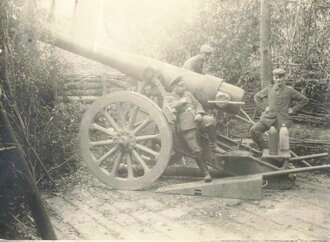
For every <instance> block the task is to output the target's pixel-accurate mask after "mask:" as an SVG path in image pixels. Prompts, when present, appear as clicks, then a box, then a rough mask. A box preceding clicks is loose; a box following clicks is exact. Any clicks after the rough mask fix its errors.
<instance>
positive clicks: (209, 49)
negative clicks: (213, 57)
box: [200, 45, 213, 53]
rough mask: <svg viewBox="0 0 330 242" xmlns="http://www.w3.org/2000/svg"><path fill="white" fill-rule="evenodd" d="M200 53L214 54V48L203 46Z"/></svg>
mask: <svg viewBox="0 0 330 242" xmlns="http://www.w3.org/2000/svg"><path fill="white" fill-rule="evenodd" d="M200 52H201V53H211V52H213V48H212V47H211V46H209V45H202V46H201V49H200Z"/></svg>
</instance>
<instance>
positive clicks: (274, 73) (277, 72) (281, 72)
mask: <svg viewBox="0 0 330 242" xmlns="http://www.w3.org/2000/svg"><path fill="white" fill-rule="evenodd" d="M285 73H286V71H285V70H283V69H281V68H277V69H274V70H273V75H285Z"/></svg>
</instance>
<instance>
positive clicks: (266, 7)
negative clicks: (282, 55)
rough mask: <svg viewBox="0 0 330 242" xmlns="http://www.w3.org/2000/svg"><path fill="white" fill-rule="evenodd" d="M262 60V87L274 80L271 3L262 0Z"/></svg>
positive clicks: (267, 0)
mask: <svg viewBox="0 0 330 242" xmlns="http://www.w3.org/2000/svg"><path fill="white" fill-rule="evenodd" d="M260 3H261V6H260V60H261V88H265V87H266V86H268V85H270V84H271V82H272V60H271V48H270V3H269V0H260Z"/></svg>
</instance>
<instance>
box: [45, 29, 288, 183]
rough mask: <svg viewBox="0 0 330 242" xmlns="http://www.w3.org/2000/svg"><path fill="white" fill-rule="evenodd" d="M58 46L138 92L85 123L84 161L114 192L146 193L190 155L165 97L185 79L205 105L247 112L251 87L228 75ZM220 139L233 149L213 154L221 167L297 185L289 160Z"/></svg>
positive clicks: (83, 46) (123, 94)
mask: <svg viewBox="0 0 330 242" xmlns="http://www.w3.org/2000/svg"><path fill="white" fill-rule="evenodd" d="M52 44H53V45H54V46H56V47H59V48H62V49H64V50H67V51H70V52H73V53H75V54H78V55H81V56H84V57H87V58H89V59H92V60H94V61H97V62H100V63H102V64H105V65H107V66H109V67H112V68H115V69H117V70H119V71H121V72H123V73H124V74H126V75H128V76H129V77H130V78H131V79H130V82H131V83H130V84H131V86H132V88H130V89H131V90H124V91H115V92H112V93H110V94H107V95H104V96H102V97H100V98H99V99H98V100H96V101H95V102H94V103H92V104H91V105H90V106H89V107H88V108H87V110H86V112H85V114H84V115H83V118H82V121H81V125H80V133H79V140H80V149H81V154H82V158H83V160H84V162H85V163H86V164H87V166H88V168H89V169H90V170H91V171H92V172H93V173H94V174H95V175H96V176H97V177H98V178H99V179H100V180H101V181H102V182H104V183H105V184H107V185H109V186H111V187H113V188H116V189H126V190H136V189H142V188H144V187H146V186H148V185H150V184H151V183H152V182H154V181H155V180H156V179H158V178H159V177H160V176H161V175H162V174H163V172H164V171H165V169H166V168H167V166H168V165H169V163H170V161H171V157H172V156H173V155H174V154H175V153H176V152H181V153H182V154H185V155H188V156H189V151H188V150H187V149H186V147H184V145H182V144H181V143H180V141H179V142H178V141H177V140H178V139H176V135H175V132H173V116H172V115H171V113H170V112H166V110H165V111H163V109H162V100H163V96H164V95H166V90H167V89H168V88H169V83H170V82H171V81H172V80H173V79H174V78H176V77H177V76H179V75H181V76H183V77H184V79H185V84H186V88H187V89H188V90H189V91H190V92H192V93H193V94H194V96H195V97H196V98H197V100H199V102H200V103H201V104H202V105H203V106H204V107H207V108H210V109H220V110H221V111H223V112H227V113H230V114H233V115H235V114H237V113H238V112H239V111H240V106H239V105H237V104H241V103H242V100H243V96H244V90H242V89H241V88H239V87H237V86H234V85H231V84H228V83H226V82H225V81H224V80H222V79H221V78H217V77H214V76H210V75H200V74H197V73H194V72H192V71H189V70H186V69H183V68H180V67H177V66H174V65H170V64H168V63H164V62H161V61H158V60H155V59H152V58H148V57H144V56H139V55H135V54H131V53H125V52H121V51H119V50H115V49H107V48H104V47H100V46H94V45H92V44H89V43H85V42H84V41H82V40H80V39H79V40H77V39H74V38H72V37H69V36H65V35H59V36H57V38H56V40H55V42H54V43H52ZM246 119H247V118H246ZM204 138H205V137H204ZM218 138H219V139H218V144H219V145H220V146H221V147H222V148H224V149H226V150H227V151H228V152H227V154H226V155H225V156H220V155H214V154H211V152H207V154H205V157H206V158H207V159H208V164H209V165H210V166H212V167H213V168H215V169H217V170H221V171H225V172H226V173H228V174H229V175H235V176H237V175H249V174H256V173H258V174H262V173H266V174H267V173H269V174H271V175H270V176H269V177H268V178H267V181H268V183H267V186H271V185H272V184H273V185H274V184H275V186H284V187H288V186H292V184H293V182H294V179H292V178H290V176H288V172H284V173H283V174H282V173H281V168H280V167H281V166H282V163H281V162H280V161H279V160H278V159H271V158H268V159H266V160H264V159H261V158H259V156H260V152H258V151H257V150H254V149H253V148H251V147H249V146H246V145H243V144H240V143H237V142H236V141H234V140H232V139H230V138H229V137H226V136H223V135H220V134H219V135H218ZM275 175H276V176H275ZM265 177H266V176H265Z"/></svg>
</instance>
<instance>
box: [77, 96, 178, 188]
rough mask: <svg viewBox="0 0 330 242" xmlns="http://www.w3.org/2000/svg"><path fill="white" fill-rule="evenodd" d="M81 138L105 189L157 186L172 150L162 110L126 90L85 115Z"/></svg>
mask: <svg viewBox="0 0 330 242" xmlns="http://www.w3.org/2000/svg"><path fill="white" fill-rule="evenodd" d="M79 139H80V149H81V154H82V158H83V160H84V162H85V163H86V164H87V166H88V167H89V169H90V170H91V171H92V172H93V173H94V174H95V175H96V176H97V177H98V178H99V179H100V180H101V181H102V182H104V183H105V184H107V185H109V186H111V187H114V188H117V189H125V190H136V189H140V188H143V187H144V186H147V185H149V184H151V183H152V182H153V181H155V180H156V179H157V178H158V177H159V176H160V175H161V174H162V173H163V171H164V170H165V168H166V167H167V164H168V162H169V159H170V155H171V151H172V145H173V137H172V131H171V128H170V127H169V125H168V122H167V120H166V118H165V116H164V115H163V113H162V111H161V109H160V108H159V107H158V106H157V105H156V104H155V103H154V102H152V101H151V100H150V99H148V98H147V97H145V96H143V95H141V94H138V93H135V92H128V91H119V92H115V93H112V94H109V95H106V96H103V97H101V98H100V99H98V100H97V101H95V102H94V103H93V104H92V105H91V106H90V107H89V108H88V109H87V111H86V112H85V114H84V116H83V119H82V122H81V125H80V132H79Z"/></svg>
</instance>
